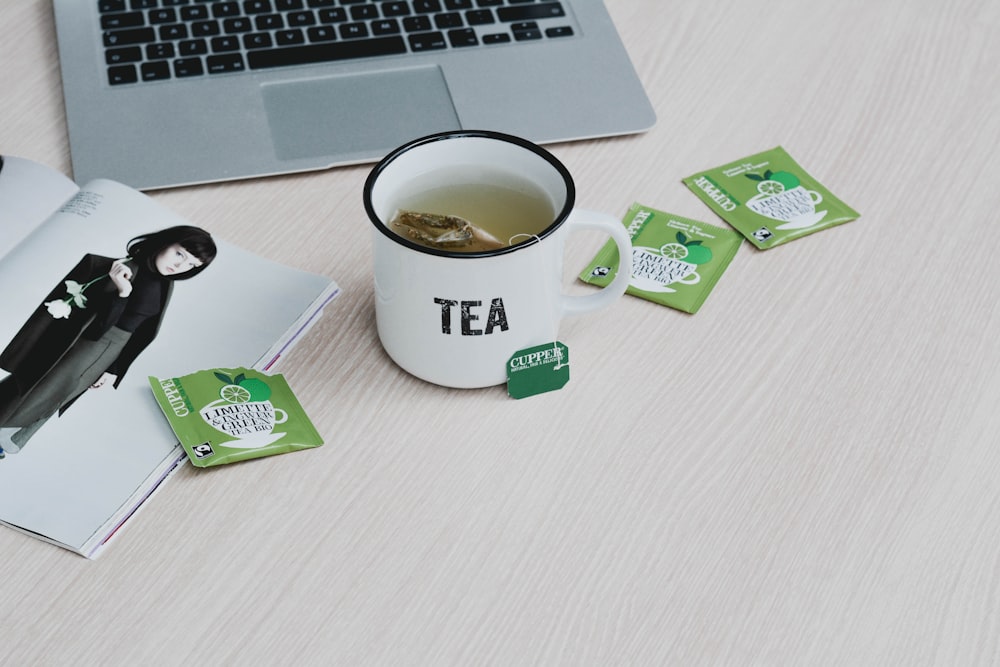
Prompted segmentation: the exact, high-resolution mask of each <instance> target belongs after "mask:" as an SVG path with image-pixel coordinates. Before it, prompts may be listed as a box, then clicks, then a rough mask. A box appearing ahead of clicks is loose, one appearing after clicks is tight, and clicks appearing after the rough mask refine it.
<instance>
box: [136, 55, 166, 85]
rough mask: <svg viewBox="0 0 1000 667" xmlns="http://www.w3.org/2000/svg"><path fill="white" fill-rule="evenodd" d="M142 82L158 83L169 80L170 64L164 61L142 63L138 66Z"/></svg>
mask: <svg viewBox="0 0 1000 667" xmlns="http://www.w3.org/2000/svg"><path fill="white" fill-rule="evenodd" d="M140 71H141V73H142V80H143V81H160V80H163V79H169V78H170V63H168V62H167V61H166V60H157V61H155V62H151V63H143V64H142V65H141V66H140Z"/></svg>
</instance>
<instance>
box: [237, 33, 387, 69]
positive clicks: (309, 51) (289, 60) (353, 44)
mask: <svg viewBox="0 0 1000 667" xmlns="http://www.w3.org/2000/svg"><path fill="white" fill-rule="evenodd" d="M400 53H406V44H405V43H404V42H403V38H402V37H399V36H391V37H376V38H374V39H359V40H353V41H347V42H328V43H325V44H307V45H305V46H293V47H288V48H283V49H262V50H260V51H251V52H250V53H248V54H247V63H248V65H249V67H250V69H265V68H268V67H281V66H284V65H306V64H309V63H321V62H330V61H334V60H349V59H352V58H366V57H369V56H387V55H395V54H400Z"/></svg>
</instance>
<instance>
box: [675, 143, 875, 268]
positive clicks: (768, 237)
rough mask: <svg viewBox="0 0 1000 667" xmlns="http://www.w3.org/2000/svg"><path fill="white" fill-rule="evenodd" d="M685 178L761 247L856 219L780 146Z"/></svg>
mask: <svg viewBox="0 0 1000 667" xmlns="http://www.w3.org/2000/svg"><path fill="white" fill-rule="evenodd" d="M683 181H684V184H685V185H687V186H688V187H689V188H690V189H691V191H692V192H694V193H695V194H696V195H698V197H699V198H700V199H701V200H702V201H704V202H705V203H706V204H708V206H709V208H711V209H712V210H713V211H715V213H717V214H718V215H719V217H721V218H722V219H723V220H725V221H726V222H728V223H729V224H730V225H732V226H733V227H735V228H736V230H737V231H739V232H740V233H741V234H743V235H744V236H745V237H747V239H748V240H749V241H750V242H751V243H753V244H754V245H755V246H757V247H758V248H760V249H761V250H767V249H768V248H773V247H774V246H776V245H780V244H782V243H786V242H788V241H792V240H794V239H797V238H801V237H803V236H806V235H808V234H813V233H815V232H818V231H820V230H822V229H827V228H829V227H833V226H834V225H839V224H842V223H845V222H850V221H851V220H855V219H857V218H858V213H857V211H855V210H854V209H852V208H851V207H850V206H848V205H847V204H845V203H844V202H842V201H841V200H839V199H837V198H836V197H835V196H834V195H833V193H831V192H830V191H829V190H827V189H826V188H824V187H823V186H822V185H820V183H819V181H817V180H816V179H814V178H813V177H812V176H810V175H809V174H808V173H806V171H805V169H803V168H802V167H801V166H799V164H798V163H797V162H796V161H795V160H793V159H792V157H791V156H790V155H789V154H788V153H787V152H786V151H785V150H784V149H783V148H781V147H780V146H778V147H777V148H773V149H771V150H769V151H764V152H763V153H757V154H756V155H751V156H749V157H745V158H742V159H740V160H736V161H735V162H731V163H729V164H725V165H722V166H721V167H716V168H715V169H709V170H708V171H703V172H699V173H697V174H694V175H693V176H689V177H687V178H685V179H683Z"/></svg>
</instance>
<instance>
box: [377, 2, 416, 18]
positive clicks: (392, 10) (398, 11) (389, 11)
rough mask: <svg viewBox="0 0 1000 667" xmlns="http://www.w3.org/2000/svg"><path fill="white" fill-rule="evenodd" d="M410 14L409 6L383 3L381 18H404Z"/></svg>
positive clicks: (402, 3)
mask: <svg viewBox="0 0 1000 667" xmlns="http://www.w3.org/2000/svg"><path fill="white" fill-rule="evenodd" d="M409 13H410V6H409V5H407V4H406V3H405V2H383V3H382V16H385V17H389V16H406V15H407V14H409Z"/></svg>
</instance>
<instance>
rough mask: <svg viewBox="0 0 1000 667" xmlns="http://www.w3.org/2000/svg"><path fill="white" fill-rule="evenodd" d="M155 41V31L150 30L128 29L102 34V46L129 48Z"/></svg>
mask: <svg viewBox="0 0 1000 667" xmlns="http://www.w3.org/2000/svg"><path fill="white" fill-rule="evenodd" d="M155 41H156V31H155V30H153V29H152V28H130V29H128V30H111V31H109V32H106V33H104V46H109V47H110V46H130V45H132V44H145V43H146V42H155Z"/></svg>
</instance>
